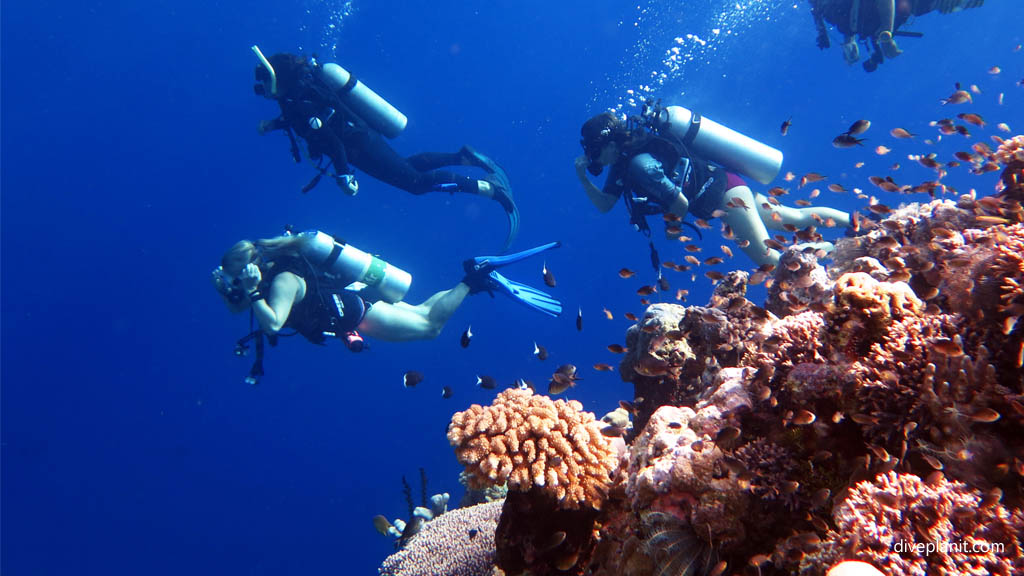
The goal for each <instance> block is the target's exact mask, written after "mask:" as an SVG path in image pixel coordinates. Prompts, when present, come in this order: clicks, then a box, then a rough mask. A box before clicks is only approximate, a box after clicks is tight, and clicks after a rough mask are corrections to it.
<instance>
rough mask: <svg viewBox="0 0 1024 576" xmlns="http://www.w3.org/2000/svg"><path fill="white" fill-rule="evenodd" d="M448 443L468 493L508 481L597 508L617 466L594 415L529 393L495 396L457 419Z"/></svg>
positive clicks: (571, 504) (568, 504) (568, 503)
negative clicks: (465, 479) (462, 470)
mask: <svg viewBox="0 0 1024 576" xmlns="http://www.w3.org/2000/svg"><path fill="white" fill-rule="evenodd" d="M448 441H449V442H450V443H451V445H452V446H454V447H455V454H456V456H457V457H458V460H459V462H460V463H462V464H463V465H465V466H466V471H467V472H468V473H469V485H470V487H471V488H483V487H484V486H488V485H493V484H505V483H507V484H508V487H509V490H518V491H522V492H525V491H527V490H530V489H531V488H533V489H536V490H538V491H539V492H541V493H545V494H549V495H551V496H552V497H553V498H555V499H556V500H557V501H558V502H559V505H560V506H561V507H563V508H566V509H576V508H579V507H581V506H589V507H592V508H600V507H601V504H602V503H603V502H604V499H605V495H606V494H607V491H608V487H609V474H610V473H611V471H612V469H613V468H614V466H615V463H616V457H615V453H614V450H613V449H612V447H611V445H610V444H609V442H608V440H607V439H606V438H605V437H604V436H603V435H602V434H601V431H600V426H599V425H598V424H597V421H596V420H595V419H594V415H593V414H591V413H589V412H584V411H583V405H582V404H580V403H579V402H577V401H575V400H570V401H568V402H566V401H564V400H558V401H552V400H551V399H550V398H548V397H547V396H539V395H534V394H533V393H532V392H530V391H529V390H518V389H511V390H506V391H504V392H502V393H501V394H498V396H497V398H495V400H494V403H493V404H491V406H489V407H486V408H485V407H483V406H480V405H478V404H474V405H472V406H470V407H469V409H468V410H465V411H463V412H458V413H456V414H455V415H454V416H452V421H451V424H450V425H449V427H448Z"/></svg>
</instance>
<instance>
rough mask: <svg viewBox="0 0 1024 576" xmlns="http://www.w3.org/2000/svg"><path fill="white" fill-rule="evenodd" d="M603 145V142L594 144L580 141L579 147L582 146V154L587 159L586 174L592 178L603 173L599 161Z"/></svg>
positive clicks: (602, 166)
mask: <svg viewBox="0 0 1024 576" xmlns="http://www.w3.org/2000/svg"><path fill="white" fill-rule="evenodd" d="M604 145H605V142H601V143H595V142H587V141H586V140H582V139H581V140H580V146H583V154H584V155H585V156H586V157H587V172H590V173H591V174H593V175H594V176H600V175H601V172H603V171H604V165H603V164H601V162H600V161H599V159H600V157H601V150H602V149H603V148H604Z"/></svg>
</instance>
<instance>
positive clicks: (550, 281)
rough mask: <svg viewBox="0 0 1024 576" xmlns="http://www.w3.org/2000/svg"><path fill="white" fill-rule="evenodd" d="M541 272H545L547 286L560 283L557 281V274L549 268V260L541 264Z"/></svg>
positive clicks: (552, 286)
mask: <svg viewBox="0 0 1024 576" xmlns="http://www.w3.org/2000/svg"><path fill="white" fill-rule="evenodd" d="M541 273H542V274H544V284H546V285H547V286H549V287H551V288H554V287H555V285H556V284H558V283H557V282H555V275H554V274H553V273H552V272H551V270H548V263H547V262H544V263H543V264H542V265H541Z"/></svg>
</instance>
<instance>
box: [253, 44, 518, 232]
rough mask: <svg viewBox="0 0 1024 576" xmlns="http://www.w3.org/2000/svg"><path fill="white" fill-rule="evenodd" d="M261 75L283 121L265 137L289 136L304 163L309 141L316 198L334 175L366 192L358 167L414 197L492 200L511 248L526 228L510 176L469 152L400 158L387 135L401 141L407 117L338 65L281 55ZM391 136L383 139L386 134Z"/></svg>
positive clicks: (267, 127) (259, 87)
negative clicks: (505, 222) (472, 171)
mask: <svg viewBox="0 0 1024 576" xmlns="http://www.w3.org/2000/svg"><path fill="white" fill-rule="evenodd" d="M254 51H255V52H256V53H257V55H258V56H260V58H261V62H262V63H263V64H262V65H261V66H258V67H257V68H256V72H255V74H256V80H257V84H256V85H255V86H254V89H255V91H256V93H257V94H260V95H262V96H265V97H267V98H270V99H273V100H275V101H276V102H277V103H278V105H279V106H280V108H281V115H280V116H278V117H277V118H275V119H273V120H265V121H263V122H261V123H260V133H261V134H263V133H266V132H269V131H273V130H284V131H285V132H286V133H287V134H288V136H289V138H290V139H291V142H292V155H293V157H294V158H295V160H296V161H297V162H298V161H301V156H300V154H299V150H298V145H297V144H296V142H295V135H298V136H299V137H300V138H302V139H303V140H305V141H306V143H307V146H308V152H309V157H310V158H311V159H312V160H313V161H314V162H316V163H317V165H318V169H319V170H320V173H319V174H318V175H317V177H316V178H314V179H313V181H312V182H311V183H310V184H309V185H308V186H307V187H306V188H305V189H304V191H308V190H309V189H312V187H313V186H315V185H316V183H317V182H319V180H320V177H321V176H323V175H324V174H329V175H330V176H332V177H333V178H334V180H335V182H336V183H337V184H338V186H339V187H340V188H341V189H342V191H344V192H345V193H346V194H349V195H354V194H356V193H357V192H358V190H359V184H358V181H357V180H356V178H355V175H354V174H353V170H352V167H353V166H354V167H355V168H358V169H360V170H362V171H363V172H365V173H367V174H369V175H370V176H373V177H374V178H376V179H377V180H380V181H382V182H385V183H387V184H390V185H392V186H394V187H396V188H400V189H402V190H405V191H407V192H410V193H412V194H417V195H419V194H426V193H428V192H450V193H454V192H463V193H467V194H477V195H480V196H484V197H486V198H492V199H494V200H495V201H497V202H498V203H499V204H501V207H502V208H503V209H504V210H505V212H506V213H507V215H508V218H509V226H510V229H509V235H508V239H507V241H506V248H507V247H508V245H509V244H511V242H512V240H513V239H514V237H515V235H516V233H517V232H518V228H519V210H518V209H517V208H516V205H515V202H514V200H513V198H512V191H511V189H510V185H509V182H508V177H507V175H506V174H505V172H504V170H502V169H501V167H500V166H498V165H497V164H496V163H495V162H493V161H492V160H491V159H490V158H488V157H487V156H485V155H483V154H480V153H479V152H476V151H475V150H473V149H472V148H470V147H468V146H464V147H463V148H462V149H461V150H460V151H458V152H454V153H422V154H417V155H414V156H410V157H408V158H405V157H402V156H401V155H399V154H398V152H396V151H395V150H394V149H393V148H392V147H391V146H390V145H389V144H388V142H387V141H386V140H385V138H384V136H385V135H387V136H388V137H394V136H396V135H398V133H399V132H401V130H402V129H403V128H404V127H405V116H403V115H402V114H401V112H399V111H397V110H395V109H394V108H393V107H392V106H391V105H390V104H388V103H387V102H386V101H384V100H383V99H382V98H380V97H379V96H377V95H376V94H375V93H373V91H371V90H369V89H368V88H366V86H365V85H363V84H362V83H360V82H359V81H357V80H356V79H355V77H354V76H352V75H350V74H349V73H348V72H347V71H345V70H344V69H343V68H341V67H340V66H337V65H336V64H324V65H322V66H321V65H320V64H318V63H317V62H316V61H315V59H306V58H305V57H303V56H299V55H296V54H287V53H282V54H275V55H273V56H271V57H270V58H266V59H264V58H263V56H262V53H260V52H259V51H258V49H257V48H255V47H254ZM382 132H383V134H382ZM445 166H474V167H478V168H481V169H483V170H485V171H486V172H487V173H488V175H487V176H486V177H485V178H483V179H480V180H478V179H475V178H470V177H468V176H465V175H462V174H458V173H455V172H452V171H447V170H440V168H442V167H445Z"/></svg>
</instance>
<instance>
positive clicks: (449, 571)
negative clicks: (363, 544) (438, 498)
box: [379, 501, 502, 576]
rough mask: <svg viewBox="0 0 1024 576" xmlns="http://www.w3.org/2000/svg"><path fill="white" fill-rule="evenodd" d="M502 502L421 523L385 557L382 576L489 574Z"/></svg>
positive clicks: (443, 515) (475, 575)
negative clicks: (402, 544)
mask: <svg viewBox="0 0 1024 576" xmlns="http://www.w3.org/2000/svg"><path fill="white" fill-rule="evenodd" d="M501 507H502V502H500V501H495V502H489V503H487V504H479V505H477V506H470V507H468V508H457V509H455V510H451V511H449V512H446V513H445V514H442V515H440V516H438V517H437V518H435V519H433V520H431V521H430V522H427V523H426V524H424V526H423V527H422V528H421V529H420V531H419V533H417V534H416V535H415V536H414V537H412V539H410V540H409V542H408V543H407V544H406V546H405V547H404V548H402V549H401V550H399V551H398V552H396V553H394V554H392V555H391V556H388V558H387V559H386V560H384V563H383V564H382V565H381V567H380V571H379V572H380V574H381V575H382V576H428V575H429V576H488V575H490V574H492V573H493V571H494V555H495V546H494V532H495V530H496V529H497V526H498V517H499V515H500V514H501Z"/></svg>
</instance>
